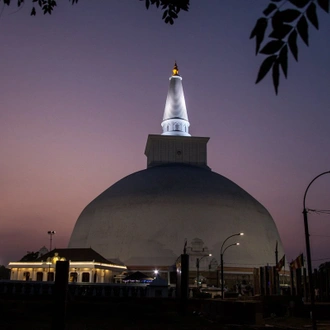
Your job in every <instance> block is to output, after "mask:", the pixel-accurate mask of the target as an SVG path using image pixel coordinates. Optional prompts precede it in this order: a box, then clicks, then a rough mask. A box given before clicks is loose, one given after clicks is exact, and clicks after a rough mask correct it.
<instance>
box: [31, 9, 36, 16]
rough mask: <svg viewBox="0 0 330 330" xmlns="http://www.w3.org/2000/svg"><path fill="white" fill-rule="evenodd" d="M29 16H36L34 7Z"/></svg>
mask: <svg viewBox="0 0 330 330" xmlns="http://www.w3.org/2000/svg"><path fill="white" fill-rule="evenodd" d="M31 16H36V9H35V7H32V10H31Z"/></svg>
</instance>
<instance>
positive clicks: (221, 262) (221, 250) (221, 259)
mask: <svg viewBox="0 0 330 330" xmlns="http://www.w3.org/2000/svg"><path fill="white" fill-rule="evenodd" d="M243 235H244V233H237V234H233V235H230V236H228V237H227V238H226V239H225V240H224V241H223V243H222V245H221V249H220V266H221V298H222V299H223V298H224V294H223V289H224V286H223V255H224V253H225V252H226V250H227V249H228V248H230V247H231V246H234V245H239V243H233V244H230V245H228V246H227V247H226V248H225V249H224V250H223V247H224V245H225V243H226V242H227V241H228V240H229V239H230V238H231V237H234V236H243Z"/></svg>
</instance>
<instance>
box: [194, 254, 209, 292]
mask: <svg viewBox="0 0 330 330" xmlns="http://www.w3.org/2000/svg"><path fill="white" fill-rule="evenodd" d="M205 257H212V254H211V253H209V254H205V255H204V256H202V257H201V258H197V259H196V268H197V288H198V287H199V262H200V261H201V260H202V259H203V258H205Z"/></svg>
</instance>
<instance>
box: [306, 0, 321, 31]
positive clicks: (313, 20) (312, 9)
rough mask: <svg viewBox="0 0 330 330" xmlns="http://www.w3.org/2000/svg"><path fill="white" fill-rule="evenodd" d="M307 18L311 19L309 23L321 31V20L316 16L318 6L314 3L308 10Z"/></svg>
mask: <svg viewBox="0 0 330 330" xmlns="http://www.w3.org/2000/svg"><path fill="white" fill-rule="evenodd" d="M306 16H307V18H308V19H309V21H310V22H311V23H312V24H313V25H314V26H315V28H316V29H317V30H318V29H319V20H318V18H317V14H316V5H315V3H314V2H312V3H311V4H310V5H309V6H308V8H307V10H306Z"/></svg>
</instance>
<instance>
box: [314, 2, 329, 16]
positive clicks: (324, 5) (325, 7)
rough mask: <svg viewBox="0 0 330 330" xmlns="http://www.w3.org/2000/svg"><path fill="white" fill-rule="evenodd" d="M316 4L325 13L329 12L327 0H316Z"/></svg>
mask: <svg viewBox="0 0 330 330" xmlns="http://www.w3.org/2000/svg"><path fill="white" fill-rule="evenodd" d="M317 4H318V5H319V6H320V7H321V8H322V9H323V10H324V11H326V12H327V13H328V12H329V0H317Z"/></svg>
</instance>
